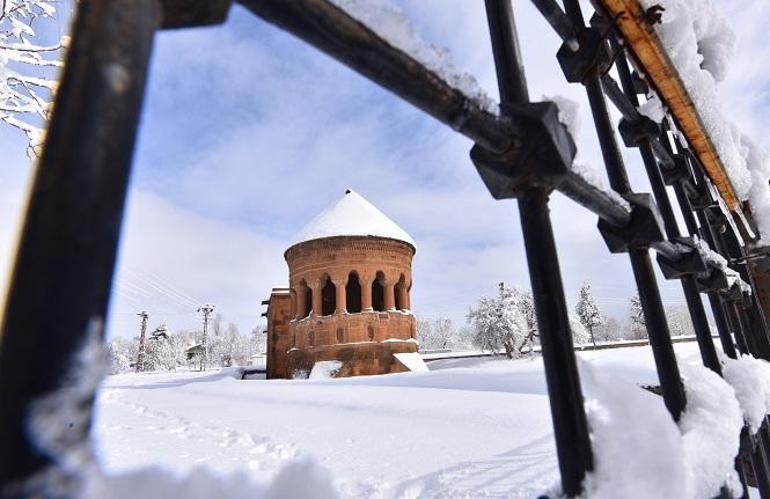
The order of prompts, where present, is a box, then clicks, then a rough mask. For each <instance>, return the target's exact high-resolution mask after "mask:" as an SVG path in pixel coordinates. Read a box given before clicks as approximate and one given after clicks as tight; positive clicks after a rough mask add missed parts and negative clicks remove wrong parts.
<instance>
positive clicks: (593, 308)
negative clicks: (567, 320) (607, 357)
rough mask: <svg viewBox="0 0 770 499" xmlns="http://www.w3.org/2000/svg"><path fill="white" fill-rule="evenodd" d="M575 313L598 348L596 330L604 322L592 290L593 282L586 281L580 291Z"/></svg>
mask: <svg viewBox="0 0 770 499" xmlns="http://www.w3.org/2000/svg"><path fill="white" fill-rule="evenodd" d="M575 313H576V314H577V317H578V320H580V324H582V325H583V327H584V328H585V330H586V331H587V332H588V335H589V336H590V338H591V343H593V345H594V348H596V337H595V335H594V330H595V329H596V328H597V326H599V324H601V323H602V314H601V311H600V310H599V306H598V305H597V304H596V300H595V299H594V295H593V293H592V292H591V284H590V283H588V282H584V283H583V285H582V286H581V287H580V291H578V301H577V304H576V305H575Z"/></svg>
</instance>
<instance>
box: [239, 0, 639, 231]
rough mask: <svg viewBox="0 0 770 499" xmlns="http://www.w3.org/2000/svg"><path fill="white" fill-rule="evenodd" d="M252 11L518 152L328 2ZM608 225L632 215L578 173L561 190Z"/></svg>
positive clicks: (486, 142)
mask: <svg viewBox="0 0 770 499" xmlns="http://www.w3.org/2000/svg"><path fill="white" fill-rule="evenodd" d="M238 2H239V3H241V4H242V5H243V6H244V7H246V8H247V9H249V10H250V11H251V12H253V13H254V14H256V15H257V16H259V17H261V18H262V19H264V20H266V21H267V22H269V23H271V24H274V25H276V26H278V27H280V28H281V29H284V30H286V31H288V32H290V33H292V34H293V35H295V36H297V37H298V38H300V39H302V40H304V41H306V42H307V43H309V44H311V45H313V46H315V47H317V48H318V49H320V50H322V51H323V52H326V53H327V54H328V55H330V56H331V57H334V58H335V59H337V60H338V61H340V62H342V63H343V64H345V65H346V66H348V67H350V68H351V69H353V70H355V71H357V72H358V73H361V74H362V75H363V76H365V77H367V78H369V79H370V80H372V81H374V82H375V83H377V84H379V85H381V86H382V87H384V88H386V89H387V90H389V91H391V92H393V93H395V94H396V95H398V96H399V97H401V98H403V99H404V100H406V101H408V102H410V103H411V104H413V105H415V106H417V107H418V108H420V109H422V110H423V111H425V112H426V113H428V114H429V115H431V116H433V117H434V118H436V119H437V120H439V121H441V122H442V123H445V124H447V125H449V126H450V127H452V128H453V129H454V130H456V131H458V132H459V133H461V134H463V135H465V136H466V137H468V138H470V139H471V140H473V141H474V142H476V143H477V144H479V145H481V146H483V147H485V148H487V149H489V150H491V151H495V152H503V151H506V150H508V149H509V148H511V147H515V145H516V141H517V140H518V139H519V137H520V133H519V130H518V129H517V127H516V124H515V123H512V122H511V121H510V120H509V119H507V118H505V117H502V116H498V115H497V114H494V113H490V112H489V111H488V110H485V109H484V108H482V106H480V104H479V103H478V102H477V101H475V100H474V99H471V98H469V97H468V96H466V95H464V94H463V93H462V92H461V91H460V90H459V89H457V88H454V87H452V86H451V85H450V84H449V83H448V82H446V81H444V80H443V79H442V78H441V77H440V76H439V75H437V74H436V73H435V72H433V71H431V70H430V69H428V68H426V67H425V66H424V65H423V64H421V63H420V62H419V61H417V60H416V59H414V58H413V57H412V56H410V55H409V54H407V53H405V52H404V51H402V50H399V49H398V48H396V47H394V46H393V45H391V44H390V43H388V41H387V40H384V39H383V38H381V37H380V36H379V35H378V34H377V33H376V32H375V31H374V30H372V29H371V28H370V27H368V26H366V25H365V24H363V23H362V22H360V21H358V20H356V19H355V18H353V17H352V16H350V15H349V14H348V13H347V12H345V11H344V10H342V9H340V8H339V7H337V6H335V5H334V4H332V3H331V2H330V1H328V0H294V1H291V2H286V1H284V0H238ZM557 189H558V190H559V191H561V192H562V193H563V194H565V195H566V196H567V197H569V198H570V199H572V200H573V201H575V202H576V203H578V204H580V205H581V206H583V207H585V208H587V209H588V210H590V211H591V212H593V213H595V214H596V215H598V216H599V217H600V218H602V219H604V220H606V221H607V222H609V223H611V224H613V225H617V226H623V225H625V224H627V223H628V222H629V221H630V218H631V215H630V211H629V210H628V209H627V208H626V207H625V206H623V204H621V203H620V202H618V201H617V200H615V199H613V198H612V197H611V196H610V195H609V194H607V193H606V192H604V191H602V190H601V189H600V188H598V187H596V186H594V185H592V184H590V183H589V182H587V181H586V180H585V179H583V178H581V177H580V176H579V175H578V174H577V173H574V174H570V175H568V177H567V178H566V179H565V180H564V181H563V182H562V183H561V184H560V185H559V186H558V187H557Z"/></svg>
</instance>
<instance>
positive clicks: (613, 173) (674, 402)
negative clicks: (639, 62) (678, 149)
mask: <svg viewBox="0 0 770 499" xmlns="http://www.w3.org/2000/svg"><path fill="white" fill-rule="evenodd" d="M564 7H565V11H566V12H567V16H568V17H570V19H571V20H572V22H573V23H574V24H575V26H577V27H580V28H582V27H584V26H585V21H584V20H583V14H582V12H581V10H580V4H579V2H578V0H564ZM583 84H584V85H585V87H586V92H587V93H588V100H589V102H590V104H591V112H592V114H593V119H594V124H595V126H596V132H597V135H598V137H599V145H600V146H601V150H602V156H603V157H604V163H605V166H606V169H607V177H608V179H609V181H610V186H611V187H612V189H614V190H615V191H617V192H619V193H621V194H623V193H627V192H630V191H631V185H630V183H629V180H628V174H627V173H626V169H625V166H624V164H623V158H622V156H621V154H620V148H619V147H618V143H617V140H616V139H615V131H614V128H613V126H612V123H611V121H610V115H609V112H608V110H607V102H606V101H605V100H604V91H603V89H602V83H601V80H600V78H599V75H591V76H588V77H587V79H586V80H585V81H584V82H583ZM629 257H630V259H631V266H632V268H633V271H634V277H635V278H636V285H637V288H638V289H639V299H640V302H641V304H642V309H643V311H644V317H645V321H646V324H647V332H648V336H649V338H650V346H651V347H652V352H653V356H654V357H655V366H656V368H657V371H658V378H659V379H660V385H661V391H662V394H663V400H664V402H665V404H666V407H667V408H668V410H669V411H670V412H671V415H672V416H673V417H674V419H675V420H676V421H678V420H679V416H680V415H681V414H682V411H683V410H684V407H685V403H686V399H685V394H684V387H683V386H682V381H681V378H680V375H679V366H678V365H677V362H676V356H675V355H674V347H673V345H672V343H671V333H670V332H669V329H668V324H667V323H666V314H665V312H664V310H663V303H662V302H661V299H660V292H659V290H658V284H657V281H656V279H655V273H654V272H653V268H652V263H651V262H650V254H649V250H648V249H646V248H643V249H632V250H631V251H629Z"/></svg>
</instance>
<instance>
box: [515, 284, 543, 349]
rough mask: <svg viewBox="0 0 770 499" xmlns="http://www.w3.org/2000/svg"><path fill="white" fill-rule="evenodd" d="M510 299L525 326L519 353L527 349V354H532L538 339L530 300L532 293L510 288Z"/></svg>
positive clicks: (533, 306)
mask: <svg viewBox="0 0 770 499" xmlns="http://www.w3.org/2000/svg"><path fill="white" fill-rule="evenodd" d="M511 299H512V300H513V303H514V304H515V306H516V308H517V309H518V310H519V313H520V314H521V316H522V317H523V318H524V323H525V324H526V325H527V332H526V336H525V338H524V341H522V343H521V345H519V351H520V352H523V351H524V350H525V349H526V348H529V352H530V353H532V351H533V349H534V347H535V343H537V338H538V329H537V314H536V313H535V301H534V300H533V299H532V293H530V292H529V290H526V289H520V288H512V289H511Z"/></svg>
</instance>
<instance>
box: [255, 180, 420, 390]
mask: <svg viewBox="0 0 770 499" xmlns="http://www.w3.org/2000/svg"><path fill="white" fill-rule="evenodd" d="M415 248H416V246H415V242H414V240H413V239H412V238H411V237H410V236H409V234H407V233H406V232H405V231H404V230H403V229H401V228H400V227H399V226H398V225H396V224H395V223H394V222H393V221H392V220H390V219H389V218H388V217H387V216H385V214H383V213H382V212H381V211H380V210H378V209H377V208H376V207H374V205H372V204H371V203H369V202H368V201H367V200H366V199H364V198H363V197H361V196H360V195H359V194H357V193H356V192H353V191H352V190H350V189H348V190H346V191H345V195H344V196H343V197H342V198H341V199H340V200H339V201H337V202H336V203H334V204H333V205H332V206H331V207H330V208H329V209H327V210H326V211H324V212H322V213H321V214H320V215H318V216H317V217H316V218H315V219H313V220H312V221H311V222H310V223H309V224H308V225H307V226H306V227H305V229H303V230H302V231H301V232H300V236H298V238H297V239H296V240H295V241H294V242H293V244H292V245H291V246H290V247H289V248H288V249H287V250H286V252H285V253H284V257H285V259H286V262H287V263H288V266H289V283H290V286H289V287H288V288H273V290H272V293H271V294H270V298H269V299H267V300H265V301H264V302H262V303H263V305H267V311H266V312H265V313H264V314H263V315H265V317H267V376H268V378H291V377H298V376H306V375H307V374H308V373H309V372H310V371H311V370H312V368H313V366H314V365H315V363H316V362H320V361H338V362H339V364H338V367H339V369H338V370H337V371H336V376H338V377H341V376H356V375H362V374H385V373H392V372H401V371H407V370H408V369H407V367H406V365H407V364H411V362H413V361H414V360H415V357H416V352H417V341H416V340H415V318H414V316H413V315H412V312H411V310H410V291H411V288H412V257H413V256H414V254H415ZM399 358H400V359H399Z"/></svg>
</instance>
